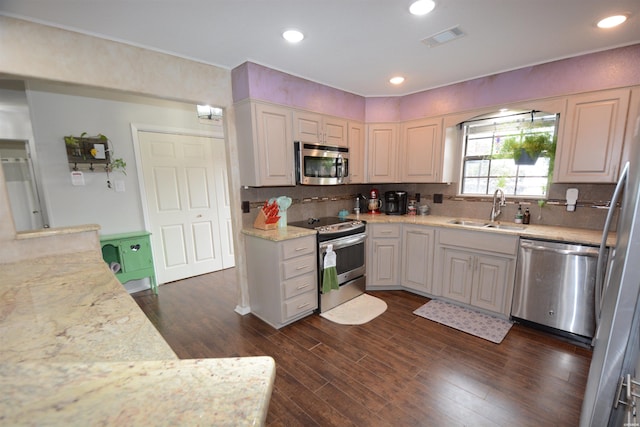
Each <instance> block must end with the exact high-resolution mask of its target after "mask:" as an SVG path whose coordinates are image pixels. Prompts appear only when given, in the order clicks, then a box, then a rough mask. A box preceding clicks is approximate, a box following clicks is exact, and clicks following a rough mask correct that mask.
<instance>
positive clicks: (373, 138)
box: [367, 123, 398, 183]
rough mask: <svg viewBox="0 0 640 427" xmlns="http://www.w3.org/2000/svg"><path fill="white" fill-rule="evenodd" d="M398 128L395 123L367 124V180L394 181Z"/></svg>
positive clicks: (395, 176)
mask: <svg viewBox="0 0 640 427" xmlns="http://www.w3.org/2000/svg"><path fill="white" fill-rule="evenodd" d="M397 133H398V130H397V125H396V124H395V123H391V124H383V123H378V124H372V125H369V131H368V139H367V151H368V156H369V162H368V163H369V182H371V183H375V182H396V180H397V162H398V154H397V153H398V136H397Z"/></svg>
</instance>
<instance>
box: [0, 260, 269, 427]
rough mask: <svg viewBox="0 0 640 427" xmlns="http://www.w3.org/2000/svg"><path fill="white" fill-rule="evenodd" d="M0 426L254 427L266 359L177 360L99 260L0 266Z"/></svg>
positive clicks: (264, 391) (261, 404)
mask: <svg viewBox="0 0 640 427" xmlns="http://www.w3.org/2000/svg"><path fill="white" fill-rule="evenodd" d="M0 337H2V345H1V346H0V390H1V391H2V398H1V399H0V424H2V425H12V426H13V425H65V426H66V425H86V426H89V425H173V426H175V425H233V426H238V425H261V424H263V423H264V421H265V418H266V413H267V409H268V405H269V400H270V397H271V391H272V388H273V381H274V378H275V363H274V361H273V359H272V358H270V357H246V358H229V359H224V358H223V359H199V360H179V359H178V358H177V356H176V354H175V353H174V352H173V350H171V348H170V347H169V345H168V344H167V343H166V341H165V340H164V339H163V338H162V336H161V335H160V334H159V333H158V331H157V330H156V329H155V327H154V326H153V325H152V324H151V322H150V321H149V320H148V319H147V318H146V316H145V315H144V313H143V312H142V311H141V310H140V308H139V307H138V306H137V304H136V303H135V301H134V300H133V299H132V298H131V297H130V296H129V294H128V293H127V292H126V290H125V289H124V288H123V287H122V285H121V284H120V283H119V282H118V280H117V279H116V278H115V276H114V275H113V274H112V273H111V271H110V270H109V268H108V267H107V265H106V264H105V263H104V261H103V260H102V257H101V256H100V253H99V251H97V250H96V251H85V252H79V253H72V254H66V255H64V256H46V257H43V258H35V259H29V260H26V261H18V262H12V263H6V264H0Z"/></svg>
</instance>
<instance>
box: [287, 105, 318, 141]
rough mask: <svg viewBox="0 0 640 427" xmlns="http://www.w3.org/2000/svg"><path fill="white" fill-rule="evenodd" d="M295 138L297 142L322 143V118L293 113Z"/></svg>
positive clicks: (316, 115) (302, 112) (308, 114)
mask: <svg viewBox="0 0 640 427" xmlns="http://www.w3.org/2000/svg"><path fill="white" fill-rule="evenodd" d="M293 138H294V140H295V141H302V142H309V143H313V144H319V143H320V142H322V116H321V115H320V114H313V113H307V112H304V111H295V112H294V113H293Z"/></svg>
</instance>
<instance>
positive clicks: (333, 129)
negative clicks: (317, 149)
mask: <svg viewBox="0 0 640 427" xmlns="http://www.w3.org/2000/svg"><path fill="white" fill-rule="evenodd" d="M293 137H294V140H295V141H302V142H309V143H313V144H326V145H332V146H338V147H347V144H348V139H347V121H346V120H343V119H340V118H337V117H330V116H324V115H322V114H314V113H308V112H304V111H298V110H295V111H294V112H293Z"/></svg>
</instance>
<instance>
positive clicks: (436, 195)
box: [433, 194, 442, 203]
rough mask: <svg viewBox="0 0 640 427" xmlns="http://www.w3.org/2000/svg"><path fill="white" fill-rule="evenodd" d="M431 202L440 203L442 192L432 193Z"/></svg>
mask: <svg viewBox="0 0 640 427" xmlns="http://www.w3.org/2000/svg"><path fill="white" fill-rule="evenodd" d="M433 203H442V194H434V195H433Z"/></svg>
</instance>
